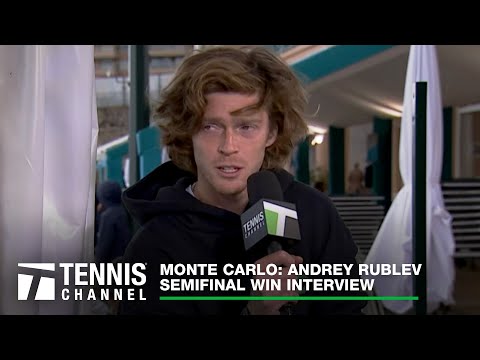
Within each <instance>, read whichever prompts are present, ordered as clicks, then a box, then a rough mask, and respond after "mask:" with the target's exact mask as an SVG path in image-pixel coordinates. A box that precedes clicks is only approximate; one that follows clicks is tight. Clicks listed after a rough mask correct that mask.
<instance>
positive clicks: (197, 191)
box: [192, 183, 248, 215]
mask: <svg viewBox="0 0 480 360" xmlns="http://www.w3.org/2000/svg"><path fill="white" fill-rule="evenodd" d="M192 191H193V194H194V195H195V197H196V198H197V199H198V200H200V201H201V202H203V203H205V204H208V205H212V206H216V207H218V208H221V209H225V210H228V211H231V212H233V213H236V214H239V215H240V214H241V213H243V211H244V210H245V207H246V206H247V203H248V193H247V190H246V189H245V190H244V191H243V192H242V193H240V194H235V195H221V194H218V193H214V192H210V191H208V190H206V189H203V188H202V186H201V185H200V186H199V184H198V183H195V184H194V185H193V186H192Z"/></svg>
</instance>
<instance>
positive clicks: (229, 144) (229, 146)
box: [218, 129, 238, 155]
mask: <svg viewBox="0 0 480 360" xmlns="http://www.w3.org/2000/svg"><path fill="white" fill-rule="evenodd" d="M218 151H219V152H220V153H222V154H223V155H232V154H235V153H236V152H238V147H237V139H236V136H235V133H234V131H233V130H231V129H227V130H225V133H224V136H223V139H222V142H221V143H220V146H219V148H218Z"/></svg>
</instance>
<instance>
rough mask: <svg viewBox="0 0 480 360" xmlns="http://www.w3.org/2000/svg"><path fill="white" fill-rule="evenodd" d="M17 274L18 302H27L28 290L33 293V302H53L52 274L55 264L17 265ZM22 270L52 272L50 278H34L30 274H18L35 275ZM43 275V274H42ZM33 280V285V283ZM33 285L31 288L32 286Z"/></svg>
mask: <svg viewBox="0 0 480 360" xmlns="http://www.w3.org/2000/svg"><path fill="white" fill-rule="evenodd" d="M18 267H19V274H18V300H28V297H29V294H30V290H32V288H33V291H35V288H36V293H35V300H55V279H54V277H53V272H54V271H55V264H53V263H19V264H18ZM24 269H35V270H46V271H51V272H52V277H48V276H40V277H38V276H34V275H31V274H20V271H22V272H28V273H33V274H35V273H36V272H33V271H26V270H24ZM42 275H43V274H42ZM34 280H35V283H34ZM32 285H33V286H32Z"/></svg>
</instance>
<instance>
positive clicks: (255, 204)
mask: <svg viewBox="0 0 480 360" xmlns="http://www.w3.org/2000/svg"><path fill="white" fill-rule="evenodd" d="M247 192H248V199H249V205H250V207H249V208H248V209H247V211H245V212H244V213H243V214H242V215H241V222H242V233H243V240H244V244H245V249H246V250H247V253H249V254H250V256H252V257H253V258H254V259H258V258H261V257H263V256H265V254H271V253H273V252H275V251H278V250H282V249H288V248H289V247H291V246H292V245H294V244H295V242H296V241H299V240H300V228H299V225H298V216H297V211H296V206H295V204H291V203H287V202H284V201H283V200H284V199H283V191H282V188H281V186H280V183H279V181H278V179H277V177H276V176H275V174H274V173H273V172H271V171H268V170H262V171H259V172H257V173H254V174H252V175H251V176H250V177H249V178H248V180H247ZM291 309H292V306H291V304H286V305H284V306H282V308H281V309H280V313H281V314H288V315H291V313H292V312H291Z"/></svg>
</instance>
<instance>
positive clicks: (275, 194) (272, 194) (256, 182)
mask: <svg viewBox="0 0 480 360" xmlns="http://www.w3.org/2000/svg"><path fill="white" fill-rule="evenodd" d="M247 192H248V199H249V203H250V204H252V205H253V204H255V203H256V202H257V201H259V200H260V199H270V200H278V201H283V191H282V187H281V186H280V182H279V181H278V179H277V177H276V176H275V174H274V173H273V172H271V171H268V170H262V171H259V172H256V173H254V174H252V175H250V177H249V178H248V180H247Z"/></svg>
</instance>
